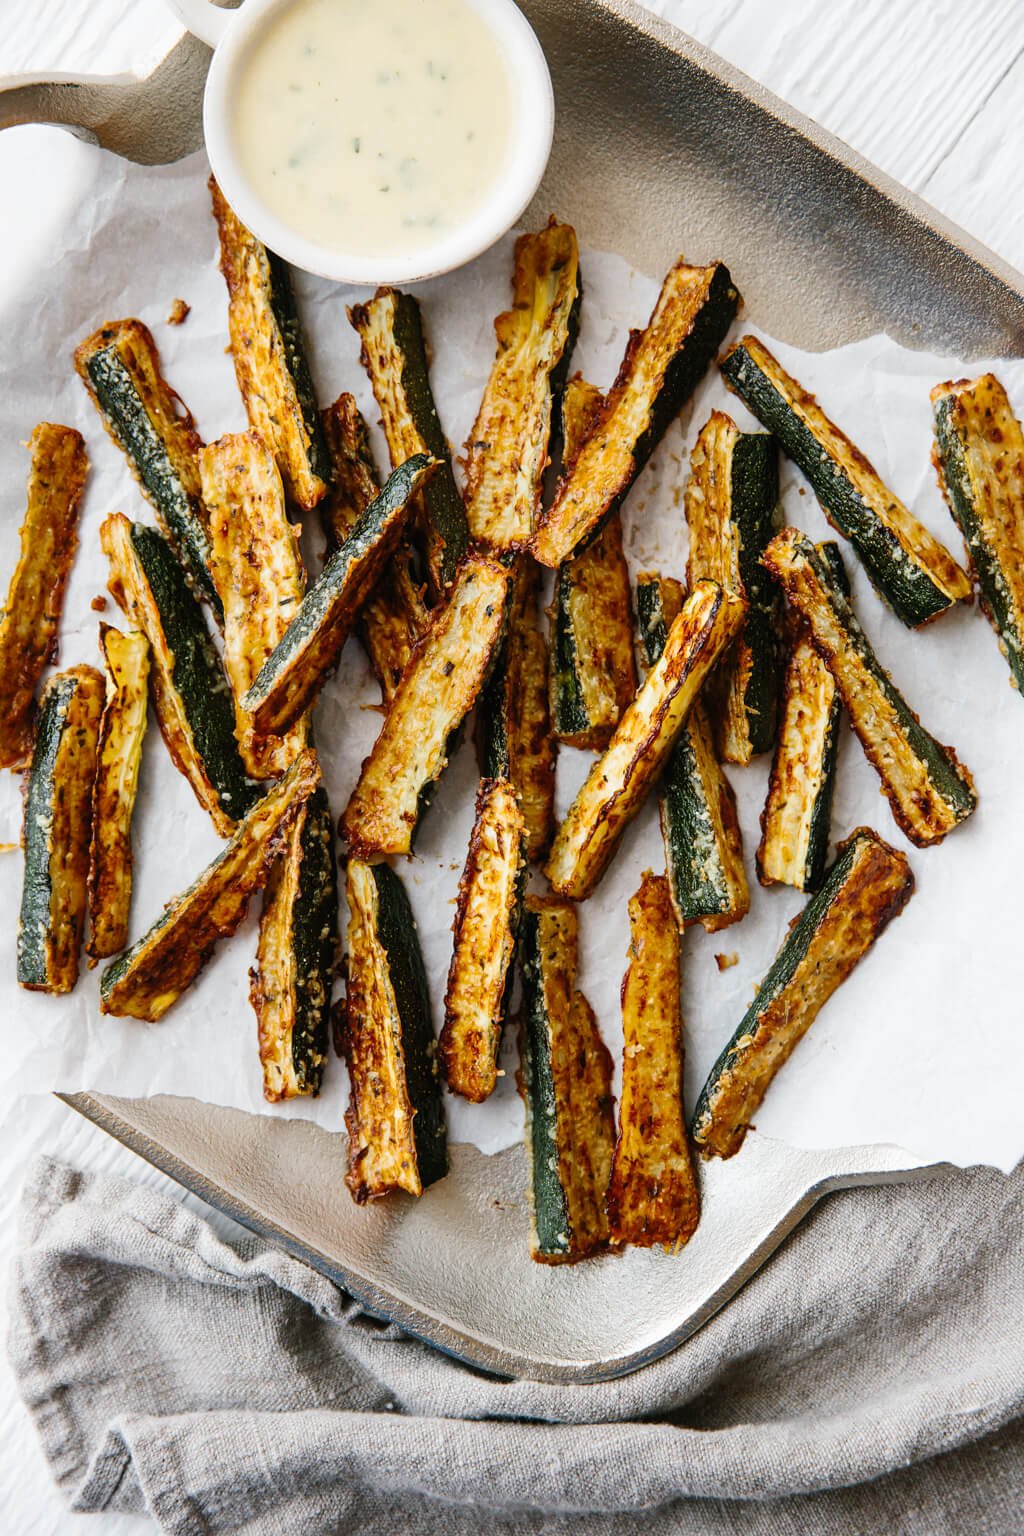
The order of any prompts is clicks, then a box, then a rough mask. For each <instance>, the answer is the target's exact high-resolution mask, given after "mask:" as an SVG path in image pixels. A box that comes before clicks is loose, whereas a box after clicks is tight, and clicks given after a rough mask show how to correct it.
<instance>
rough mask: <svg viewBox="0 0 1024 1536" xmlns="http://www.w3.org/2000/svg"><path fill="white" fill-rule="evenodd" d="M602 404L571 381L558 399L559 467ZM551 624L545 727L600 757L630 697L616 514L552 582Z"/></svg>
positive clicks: (628, 625) (629, 638)
mask: <svg viewBox="0 0 1024 1536" xmlns="http://www.w3.org/2000/svg"><path fill="white" fill-rule="evenodd" d="M600 405H601V395H600V393H599V391H598V390H596V389H595V388H594V387H593V385H592V384H587V383H586V382H585V381H584V380H583V379H581V378H580V377H579V375H578V374H577V376H576V377H575V378H574V379H570V380H569V383H568V384H567V385H566V389H565V394H564V396H563V398H562V421H563V432H564V437H565V449H564V457H565V460H566V462H569V460H570V459H571V458H572V457H573V455H574V454H575V453H576V452H577V450H578V448H579V446H580V444H581V443H582V442H583V440H584V438H585V437H586V434H587V431H588V430H589V426H590V423H591V421H592V420H593V418H594V415H595V413H596V411H597V410H598V409H599V408H600ZM550 620H551V656H552V667H551V723H552V727H553V729H554V733H555V735H556V736H557V737H558V740H559V741H564V742H565V743H566V745H567V746H571V747H589V748H591V749H593V750H594V751H600V750H601V748H602V747H606V746H607V745H608V742H609V741H610V740H611V734H612V731H613V730H614V729H615V727H616V725H618V723H619V720H620V719H621V717H622V712H623V710H625V709H626V707H627V706H628V704H629V702H630V700H631V699H632V697H633V695H634V693H636V682H637V679H636V662H635V659H634V656H633V614H632V605H631V602H630V588H629V567H628V566H627V565H626V556H625V553H624V551H623V548H622V524H621V523H620V521H619V518H618V515H617V514H613V515H612V516H611V517H609V519H608V521H607V522H606V523H605V524H604V527H603V528H601V529H600V531H599V532H598V533H597V534H596V535H595V537H594V538H593V539H591V541H590V543H589V544H588V545H587V546H586V548H585V549H581V550H580V551H579V553H578V554H576V555H573V556H572V558H571V559H569V560H563V561H562V564H561V565H560V566H559V567H558V572H557V574H556V576H555V590H554V597H553V599H552V604H551V609H550Z"/></svg>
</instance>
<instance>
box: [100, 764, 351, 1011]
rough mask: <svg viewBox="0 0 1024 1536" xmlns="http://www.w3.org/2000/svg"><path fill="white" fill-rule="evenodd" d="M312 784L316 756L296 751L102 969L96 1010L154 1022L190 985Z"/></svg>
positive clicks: (263, 876) (245, 902)
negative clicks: (213, 850)
mask: <svg viewBox="0 0 1024 1536" xmlns="http://www.w3.org/2000/svg"><path fill="white" fill-rule="evenodd" d="M319 783H320V769H319V767H318V765H317V761H316V756H315V754H314V753H313V752H311V751H309V750H306V751H304V752H302V753H300V754H299V756H298V757H297V758H296V759H295V762H294V763H293V764H292V766H291V767H290V768H289V769H288V772H287V773H286V774H285V775H284V777H283V778H281V779H279V780H278V781H277V783H276V784H274V785H272V786H271V788H270V789H269V790H268V791H267V793H266V794H265V795H264V796H263V798H262V799H261V800H258V801H257V802H256V804H255V805H254V806H253V808H252V810H251V811H250V812H249V814H248V816H246V818H245V820H244V821H243V822H241V823H240V825H239V827H238V829H237V831H236V832H235V834H234V836H233V837H232V838H231V841H230V842H229V843H227V844H226V845H225V847H224V848H223V849H222V850H221V852H220V853H219V854H218V855H217V857H216V858H215V859H214V861H213V863H212V864H209V865H207V867H206V869H205V870H204V871H203V873H202V874H201V875H200V876H199V878H198V879H197V880H196V881H195V882H194V883H193V884H192V885H190V886H189V887H188V888H187V890H184V891H182V893H181V895H180V896H175V897H174V899H173V900H172V901H170V902H168V904H167V906H166V907H165V909H164V911H163V912H162V913H161V914H160V916H159V917H158V918H157V920H156V922H155V923H154V924H153V926H152V928H150V929H149V931H148V933H145V934H144V935H143V937H142V938H141V939H139V940H138V941H137V942H136V943H135V944H133V945H132V946H131V948H130V949H126V950H125V951H124V953H123V954H121V955H118V957H117V959H116V960H114V961H112V962H111V964H110V965H108V966H107V968H106V970H105V971H104V972H103V975H102V977H101V978H100V1012H101V1013H112V1014H116V1015H117V1017H119V1018H131V1019H148V1020H149V1021H151V1022H152V1023H156V1021H157V1020H158V1019H162V1018H163V1016H164V1014H165V1013H166V1012H167V1010H168V1009H169V1008H171V1007H173V1005H174V1004H175V1003H176V1002H177V1001H178V998H179V997H180V996H181V995H182V993H183V992H184V991H186V989H187V988H188V987H190V986H191V985H192V983H193V981H195V979H196V977H197V976H198V975H199V972H200V971H201V970H202V968H203V966H204V965H205V964H206V963H207V961H208V960H209V958H210V956H211V955H212V954H213V951H214V949H215V947H216V945H217V943H218V941H219V940H220V939H225V938H228V937H229V936H230V935H231V934H232V933H234V932H235V930H236V928H237V927H238V926H239V924H240V923H241V922H242V919H243V918H244V917H245V914H246V911H247V910H248V906H249V898H250V896H251V895H252V894H253V892H254V891H257V890H259V889H260V887H261V886H262V885H264V884H265V883H266V880H267V877H268V875H269V873H270V868H271V865H272V864H273V862H274V860H275V858H277V856H278V855H279V854H280V853H281V851H282V849H283V847H284V843H285V839H286V837H287V834H288V829H289V827H290V826H291V825H292V823H293V822H294V820H295V817H296V816H297V815H298V813H299V811H300V809H301V808H302V806H303V805H304V804H305V803H306V801H307V800H308V799H309V797H310V795H311V794H312V793H313V791H314V790H315V789H316V788H317V786H318V785H319Z"/></svg>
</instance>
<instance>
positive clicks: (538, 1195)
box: [519, 896, 615, 1264]
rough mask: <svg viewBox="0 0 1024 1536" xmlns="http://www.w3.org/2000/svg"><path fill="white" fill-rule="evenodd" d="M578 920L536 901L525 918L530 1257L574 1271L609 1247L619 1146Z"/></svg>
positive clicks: (560, 905) (561, 905)
mask: <svg viewBox="0 0 1024 1536" xmlns="http://www.w3.org/2000/svg"><path fill="white" fill-rule="evenodd" d="M576 960H577V917H576V909H575V907H574V906H573V905H572V904H571V903H570V902H567V901H555V900H553V899H551V898H547V899H544V898H542V897H536V896H530V897H527V900H526V909H525V911H524V913H523V924H522V938H521V941H520V951H519V963H520V967H521V970H522V978H523V1030H522V1069H521V1073H520V1090H521V1092H522V1095H523V1101H524V1103H525V1106H526V1152H527V1158H528V1161H529V1166H530V1203H531V1211H532V1218H533V1219H532V1223H531V1234H530V1257H531V1258H532V1259H534V1260H536V1261H537V1262H538V1263H540V1264H567V1263H569V1264H571V1263H573V1262H575V1261H576V1260H577V1259H585V1258H586V1257H587V1256H588V1255H589V1254H592V1253H599V1252H600V1251H601V1250H602V1249H603V1248H606V1247H607V1245H608V1215H607V1212H606V1210H605V1193H606V1191H607V1189H608V1179H609V1177H610V1174H611V1165H612V1151H613V1148H614V1145H615V1099H614V1097H613V1096H612V1059H611V1056H610V1055H609V1053H608V1049H607V1047H606V1046H605V1044H604V1041H603V1040H602V1039H601V1035H600V1032H599V1030H598V1028H597V1021H596V1019H595V1018H594V1014H593V1011H592V1009H591V1007H590V1005H589V1003H588V1002H587V1000H586V998H585V997H584V996H583V995H582V993H580V992H577V991H576Z"/></svg>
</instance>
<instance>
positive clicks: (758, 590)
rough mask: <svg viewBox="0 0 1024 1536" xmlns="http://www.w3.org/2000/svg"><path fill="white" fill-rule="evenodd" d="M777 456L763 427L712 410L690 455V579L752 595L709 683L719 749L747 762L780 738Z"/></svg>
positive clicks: (725, 759) (733, 760) (731, 759)
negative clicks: (774, 542)
mask: <svg viewBox="0 0 1024 1536" xmlns="http://www.w3.org/2000/svg"><path fill="white" fill-rule="evenodd" d="M778 459H779V455H778V448H777V447H776V445H775V442H774V440H773V439H772V438H771V437H769V436H768V435H767V434H766V433H764V432H741V431H740V429H739V428H738V427H737V425H736V423H735V422H734V421H733V420H732V419H731V418H730V417H728V416H726V415H725V414H724V413H723V412H722V411H714V412H712V414H711V417H710V420H709V421H708V422H707V423H706V424H705V425H704V427H703V428H702V429H701V432H700V435H699V437H698V438H697V441H696V443H695V444H694V446H693V452H692V453H691V454H690V478H689V481H688V483H687V486H686V521H687V524H688V526H689V530H690V554H689V559H688V560H687V565H686V580H687V583H688V584H689V585H690V586H691V587H692V586H693V584H694V583H695V582H697V581H700V580H701V579H702V578H703V577H707V578H708V579H709V580H710V581H717V582H718V583H719V585H720V586H723V587H728V589H729V590H730V591H731V592H738V593H739V594H740V596H741V597H744V598H746V600H747V604H748V608H747V618H746V623H745V624H744V626H743V628H742V630H741V631H740V633H739V635H738V636H737V638H736V642H735V644H734V645H733V647H732V650H731V651H730V652H729V656H728V658H727V659H726V660H725V661H724V662H723V663H722V666H721V667H720V668H719V669H718V671H717V672H716V674H715V677H714V680H713V682H712V684H711V690H710V691H711V708H710V714H711V719H712V722H713V725H714V729H715V743H716V746H717V748H718V753H719V756H720V757H721V758H722V760H723V762H726V763H749V762H750V759H751V758H752V757H754V756H756V755H757V754H758V753H759V752H767V751H768V750H769V749H770V748H771V746H772V743H773V742H774V740H775V724H776V713H777V710H778V694H779V636H778V623H779V612H778V610H779V601H778V593H777V591H776V589H775V583H774V582H773V581H772V579H771V577H770V576H769V575H768V573H767V572H766V571H765V569H764V567H763V566H762V565H761V563H760V561H761V556H762V555H763V554H764V551H765V547H766V545H767V544H768V541H769V539H770V538H771V536H772V534H773V533H774V531H775V529H774V527H773V521H774V517H775V509H776V505H777V503H778V499H779V463H778Z"/></svg>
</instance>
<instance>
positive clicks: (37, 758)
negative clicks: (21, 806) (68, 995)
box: [18, 667, 103, 993]
mask: <svg viewBox="0 0 1024 1536" xmlns="http://www.w3.org/2000/svg"><path fill="white" fill-rule="evenodd" d="M102 709H103V678H102V675H101V674H100V673H99V672H97V671H96V668H95V667H72V668H71V669H70V670H69V671H67V672H58V673H57V674H56V676H54V677H51V678H50V681H49V682H48V683H47V685H46V688H45V689H44V691H43V698H42V703H41V705H40V709H39V727H38V729H37V731H36V739H35V750H34V751H33V754H32V764H31V767H30V768H29V773H28V785H27V791H26V795H25V820H24V826H23V830H22V839H21V840H22V846H23V848H24V850H25V873H24V879H23V884H22V889H21V917H20V920H19V923H18V984H19V985H20V986H22V987H26V988H28V989H29V990H30V991H33V992H53V993H63V992H70V991H71V990H72V988H73V987H74V985H75V982H76V981H77V980H78V957H79V951H80V950H81V947H82V933H83V930H84V928H85V914H86V907H87V903H88V892H87V886H88V879H89V833H90V821H91V818H92V782H93V778H94V776H95V772H96V746H97V741H98V739H99V728H100V714H101V712H102Z"/></svg>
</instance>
